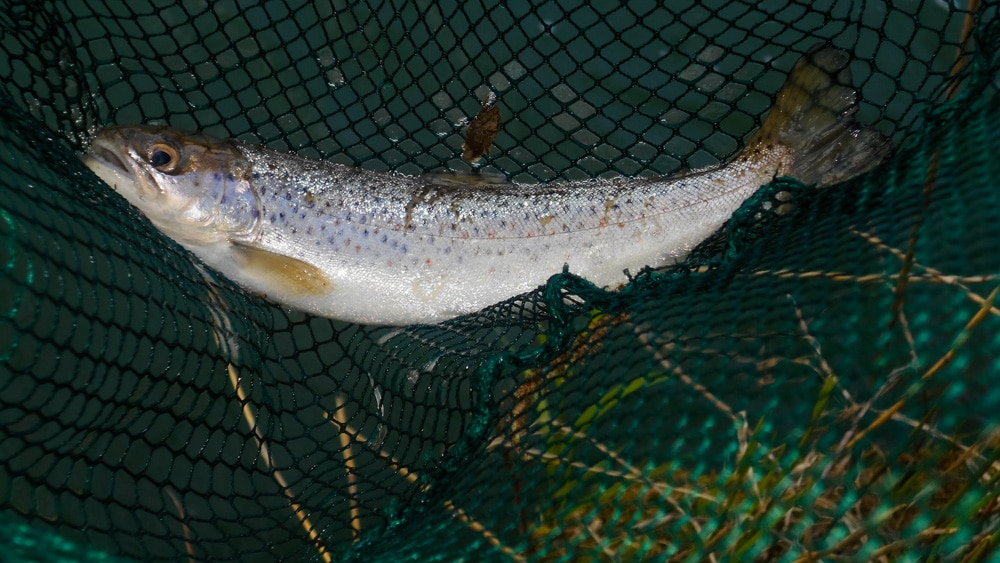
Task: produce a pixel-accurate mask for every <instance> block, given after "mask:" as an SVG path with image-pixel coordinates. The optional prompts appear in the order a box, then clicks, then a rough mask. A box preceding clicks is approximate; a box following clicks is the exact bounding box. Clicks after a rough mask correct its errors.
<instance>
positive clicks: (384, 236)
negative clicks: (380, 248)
mask: <svg viewBox="0 0 1000 563" xmlns="http://www.w3.org/2000/svg"><path fill="white" fill-rule="evenodd" d="M388 241H389V236H388V235H382V244H385V243H386V242H388Z"/></svg>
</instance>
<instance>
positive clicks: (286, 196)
mask: <svg viewBox="0 0 1000 563" xmlns="http://www.w3.org/2000/svg"><path fill="white" fill-rule="evenodd" d="M282 197H284V198H285V201H292V192H285V195H284V196H282Z"/></svg>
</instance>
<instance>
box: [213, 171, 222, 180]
mask: <svg viewBox="0 0 1000 563" xmlns="http://www.w3.org/2000/svg"><path fill="white" fill-rule="evenodd" d="M212 177H213V178H215V181H216V182H218V181H219V180H221V179H222V172H216V173H215V174H212Z"/></svg>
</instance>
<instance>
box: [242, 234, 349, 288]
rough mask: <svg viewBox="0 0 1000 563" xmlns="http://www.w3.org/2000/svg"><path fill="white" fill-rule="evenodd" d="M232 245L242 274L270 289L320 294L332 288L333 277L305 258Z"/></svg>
mask: <svg viewBox="0 0 1000 563" xmlns="http://www.w3.org/2000/svg"><path fill="white" fill-rule="evenodd" d="M232 247H233V255H234V256H235V258H236V261H237V262H238V263H239V265H240V267H241V268H243V271H244V274H246V275H248V276H251V277H253V278H255V279H257V280H258V281H259V282H260V283H261V284H262V285H264V286H266V287H269V288H272V289H271V291H275V292H280V293H284V294H292V295H323V294H326V293H329V292H331V291H333V280H331V279H330V277H329V276H327V275H326V274H325V273H324V272H323V271H322V270H320V269H319V268H317V267H316V266H313V265H312V264H310V263H308V262H304V261H302V260H299V259H298V258H292V257H289V256H285V255H283V254H278V253H276V252H271V251H269V250H264V249H261V248H255V247H252V246H246V245H243V244H238V243H234V244H233V245H232Z"/></svg>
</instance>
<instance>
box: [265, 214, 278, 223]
mask: <svg viewBox="0 0 1000 563" xmlns="http://www.w3.org/2000/svg"><path fill="white" fill-rule="evenodd" d="M267 220H268V221H270V222H271V223H274V222H275V221H277V220H278V218H277V217H275V216H274V213H272V214H271V216H270V217H268V219H267Z"/></svg>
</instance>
